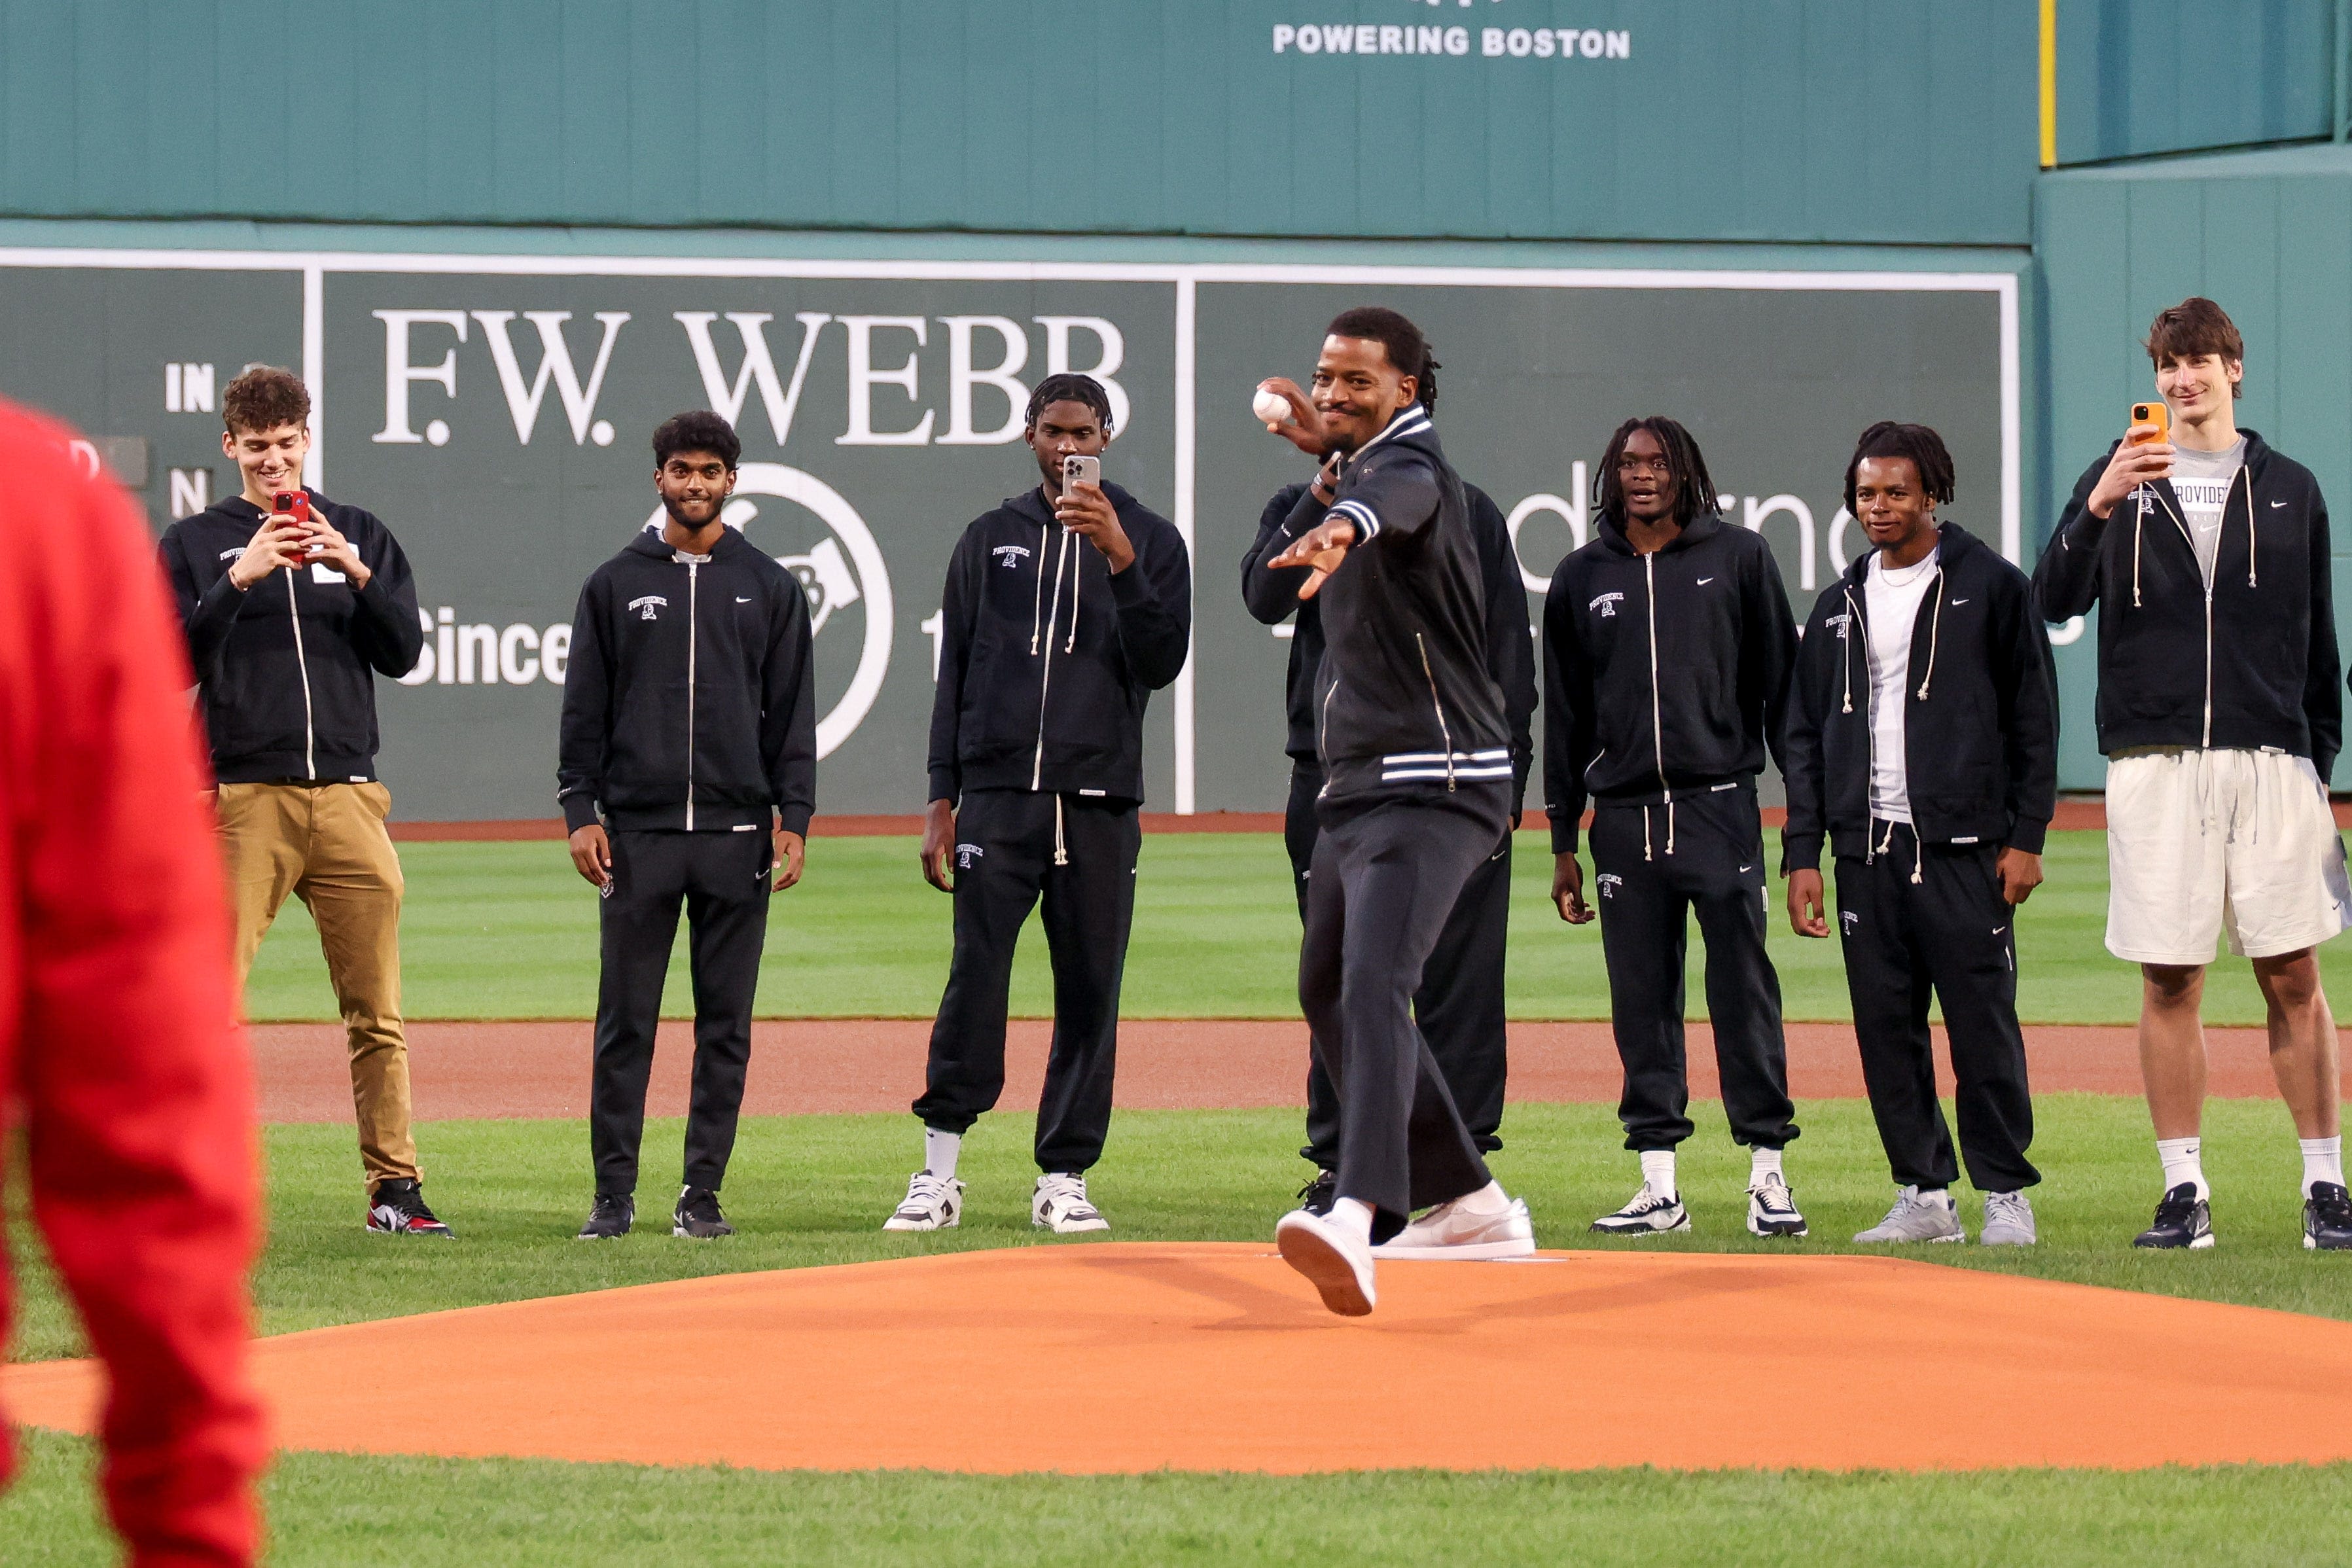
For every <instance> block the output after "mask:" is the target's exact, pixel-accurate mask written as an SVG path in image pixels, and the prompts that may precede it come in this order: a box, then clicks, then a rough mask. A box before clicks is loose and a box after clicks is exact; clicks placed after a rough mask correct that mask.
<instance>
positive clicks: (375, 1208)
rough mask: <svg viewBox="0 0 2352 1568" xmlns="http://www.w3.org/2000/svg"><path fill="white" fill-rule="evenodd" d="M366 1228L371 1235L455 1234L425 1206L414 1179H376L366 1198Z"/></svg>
mask: <svg viewBox="0 0 2352 1568" xmlns="http://www.w3.org/2000/svg"><path fill="white" fill-rule="evenodd" d="M367 1228H368V1234H369V1235H371V1236H431V1237H440V1238H441V1239H442V1240H444V1241H455V1240H457V1232H456V1231H454V1230H451V1229H450V1228H449V1227H448V1226H446V1225H443V1224H442V1223H441V1218H440V1216H439V1215H436V1214H435V1213H434V1212H433V1211H432V1210H431V1209H429V1208H426V1207H425V1188H424V1185H423V1184H421V1183H418V1182H415V1181H392V1182H378V1183H377V1184H375V1195H374V1196H373V1197H371V1198H369V1199H368V1212H367Z"/></svg>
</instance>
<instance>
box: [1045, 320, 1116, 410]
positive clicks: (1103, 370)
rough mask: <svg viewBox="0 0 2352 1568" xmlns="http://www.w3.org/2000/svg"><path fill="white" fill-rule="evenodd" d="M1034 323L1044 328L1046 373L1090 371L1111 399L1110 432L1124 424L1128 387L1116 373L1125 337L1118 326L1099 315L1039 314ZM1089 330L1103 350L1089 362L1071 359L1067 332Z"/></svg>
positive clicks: (1068, 333)
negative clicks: (1123, 384) (1072, 361)
mask: <svg viewBox="0 0 2352 1568" xmlns="http://www.w3.org/2000/svg"><path fill="white" fill-rule="evenodd" d="M1036 321H1037V324H1038V325H1039V326H1041V327H1043V328H1045V374H1047V375H1061V374H1065V373H1066V372H1071V371H1075V372H1076V373H1077V374H1080V375H1090V376H1092V377H1094V378H1095V380H1097V382H1100V383H1101V384H1102V389H1103V395H1105V396H1106V397H1108V399H1109V400H1110V426H1111V430H1112V432H1113V434H1116V433H1118V431H1121V430H1124V429H1126V428H1127V416H1128V412H1129V408H1128V401H1127V388H1125V387H1123V386H1121V385H1119V384H1118V380H1117V379H1116V377H1117V376H1118V367H1119V366H1120V365H1122V364H1124V363H1127V339H1126V338H1124V337H1123V336H1121V335H1120V333H1119V330H1118V327H1117V326H1116V325H1114V324H1113V323H1112V322H1110V321H1108V320H1106V319H1105V318H1103V317H1101V316H1039V317H1037V318H1036ZM1072 332H1090V333H1092V334H1093V335H1094V339H1095V342H1097V343H1099V344H1100V345H1102V353H1099V354H1097V356H1096V357H1095V363H1092V364H1072V363H1070V334H1071V333H1072Z"/></svg>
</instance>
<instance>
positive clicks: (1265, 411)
mask: <svg viewBox="0 0 2352 1568" xmlns="http://www.w3.org/2000/svg"><path fill="white" fill-rule="evenodd" d="M1250 412H1251V413H1252V414H1255V415H1256V416H1257V420H1258V423H1259V424H1261V425H1287V424H1290V423H1291V418H1290V399H1288V398H1287V397H1285V396H1283V395H1282V394H1280V393H1278V392H1274V391H1270V390H1268V389H1267V388H1265V387H1263V386H1261V387H1259V388H1258V389H1257V395H1256V396H1255V397H1253V398H1251V399H1250Z"/></svg>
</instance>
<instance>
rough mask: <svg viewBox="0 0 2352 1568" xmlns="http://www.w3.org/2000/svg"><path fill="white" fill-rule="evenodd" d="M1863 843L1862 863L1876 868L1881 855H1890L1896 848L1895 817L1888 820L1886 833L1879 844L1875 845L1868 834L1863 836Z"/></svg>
mask: <svg viewBox="0 0 2352 1568" xmlns="http://www.w3.org/2000/svg"><path fill="white" fill-rule="evenodd" d="M1862 842H1863V845H1864V854H1863V857H1862V863H1863V864H1864V865H1865V866H1875V865H1876V864H1878V858H1879V857H1880V856H1881V855H1885V854H1889V853H1891V852H1892V851H1893V850H1894V848H1895V819H1894V818H1893V817H1888V818H1887V819H1886V833H1885V837H1883V838H1882V839H1880V841H1879V842H1877V843H1875V844H1873V843H1872V842H1871V841H1870V836H1869V835H1868V834H1864V836H1863V840H1862Z"/></svg>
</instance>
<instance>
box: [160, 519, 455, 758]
mask: <svg viewBox="0 0 2352 1568" xmlns="http://www.w3.org/2000/svg"><path fill="white" fill-rule="evenodd" d="M309 494H310V510H311V511H312V512H313V513H314V514H315V515H317V516H319V517H321V518H323V519H325V520H326V521H328V522H330V523H331V524H333V525H334V528H335V531H336V532H338V533H341V535H342V536H343V537H344V538H346V539H348V540H350V541H351V542H352V549H353V550H355V551H356V552H358V553H359V558H360V559H361V560H362V561H364V562H366V563H367V566H368V571H369V572H370V574H371V575H370V576H369V578H368V582H367V586H366V587H364V588H360V589H356V590H355V589H353V588H352V585H351V583H350V580H349V579H347V578H346V577H345V576H344V575H343V574H341V572H338V571H336V570H335V569H334V568H333V567H331V566H327V565H324V564H321V563H315V562H314V563H310V564H308V565H304V566H299V567H292V568H287V569H281V570H279V571H276V572H272V573H271V574H269V575H268V576H267V577H264V578H263V579H261V581H259V582H258V583H256V584H254V585H253V586H252V587H251V588H249V589H247V590H245V591H243V592H239V591H238V589H237V587H236V584H234V583H231V582H230V581H229V578H228V569H229V566H230V564H231V563H234V562H235V561H236V558H237V557H238V556H240V555H242V554H244V553H245V549H246V546H247V545H248V544H250V543H252V542H253V536H254V533H255V531H257V530H258V529H259V528H260V527H261V509H260V508H259V507H257V506H256V505H254V504H253V503H252V502H251V501H249V500H246V499H245V498H244V497H243V496H232V497H231V498H229V499H228V500H225V501H222V502H221V503H220V504H219V505H217V506H215V507H212V508H210V509H209V510H205V511H200V512H197V513H196V514H195V515H194V516H193V517H184V518H182V519H181V520H180V521H177V522H175V523H173V524H172V526H171V527H169V528H167V529H165V530H164V531H163V543H162V546H161V549H162V553H163V573H164V575H165V576H167V577H169V578H170V579H171V583H172V593H173V597H175V598H176V599H177V600H178V601H179V605H180V624H181V625H182V626H184V627H185V628H186V630H187V634H188V655H189V662H190V663H192V664H193V665H194V667H195V672H196V684H197V687H198V689H199V690H200V691H201V692H202V694H203V698H204V709H205V734H206V735H207V736H208V737H209V739H210V741H211V743H212V753H213V776H214V777H215V779H217V780H219V781H220V782H221V783H223V784H259V783H266V782H268V781H271V780H276V779H320V780H325V781H327V782H330V783H334V784H346V783H349V784H367V783H372V782H373V780H374V778H375V753H376V745H377V737H376V722H375V677H376V675H377V673H378V672H382V673H383V674H385V675H389V676H393V677H394V678H395V679H396V678H398V677H400V676H403V675H406V674H407V673H408V672H409V671H410V670H411V669H413V668H415V665H416V656H417V655H418V654H419V653H420V652H422V651H423V650H424V647H425V628H424V625H423V623H422V622H420V621H419V620H418V619H417V618H416V582H415V578H414V577H413V576H412V575H411V574H410V573H409V569H408V557H407V556H406V555H404V554H403V553H402V552H401V548H400V544H399V542H398V541H396V540H394V538H393V536H392V531H391V530H390V529H388V528H386V527H384V525H383V522H382V521H379V520H378V519H377V518H376V517H375V516H374V515H373V514H372V513H369V512H365V511H362V510H360V509H359V508H358V507H355V506H344V505H342V504H341V502H339V501H331V500H328V499H327V498H326V497H325V496H322V495H320V493H319V492H318V491H316V490H311V491H310V492H309Z"/></svg>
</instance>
